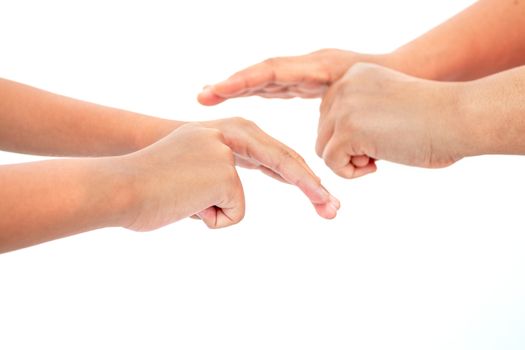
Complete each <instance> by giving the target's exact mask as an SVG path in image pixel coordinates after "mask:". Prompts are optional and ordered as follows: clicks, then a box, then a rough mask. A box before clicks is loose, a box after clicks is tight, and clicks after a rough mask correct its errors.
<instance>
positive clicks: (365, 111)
mask: <svg viewBox="0 0 525 350" xmlns="http://www.w3.org/2000/svg"><path fill="white" fill-rule="evenodd" d="M460 86H461V84H459V83H441V82H432V81H428V80H423V79H419V78H414V77H411V76H408V75H405V74H402V73H399V72H397V71H393V70H391V69H388V68H384V67H380V66H377V65H374V64H366V63H365V64H363V63H360V64H356V65H354V66H353V67H352V68H351V69H350V70H348V72H347V73H346V74H345V75H344V77H342V78H341V80H339V81H337V82H336V83H335V84H333V85H332V86H331V87H330V89H329V90H328V91H327V93H326V95H325V97H324V99H323V101H322V104H321V117H320V120H319V130H318V139H317V145H316V151H317V154H318V155H319V156H320V157H322V158H323V159H324V160H325V162H326V164H327V165H328V166H329V167H330V168H331V169H332V170H333V171H334V172H335V173H336V174H338V175H340V176H342V177H345V178H355V177H358V176H361V175H365V174H368V173H370V172H373V171H375V170H376V165H375V161H374V160H375V159H384V160H389V161H393V162H397V163H402V164H407V165H413V166H420V167H428V168H438V167H445V166H448V165H450V164H452V163H454V162H455V161H457V160H459V159H461V158H462V157H464V156H465V155H466V152H467V151H466V150H467V149H468V147H467V140H468V137H466V135H465V133H468V128H465V127H464V125H463V124H462V123H463V122H464V118H462V117H461V115H462V114H461V110H460V108H458V106H459V104H458V98H459V96H460Z"/></svg>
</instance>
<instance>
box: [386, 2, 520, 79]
mask: <svg viewBox="0 0 525 350" xmlns="http://www.w3.org/2000/svg"><path fill="white" fill-rule="evenodd" d="M387 56H388V57H387V58H388V59H387V61H388V62H384V64H385V65H387V66H389V67H391V68H394V69H397V70H400V71H403V72H405V73H407V74H410V75H414V76H418V77H421V78H427V79H433V80H444V81H462V80H472V79H476V78H480V77H483V76H486V75H489V74H493V73H496V72H499V71H502V70H505V69H509V68H512V67H516V66H520V65H523V64H525V1H515V0H480V1H478V2H477V3H475V4H474V5H472V6H471V7H469V8H468V9H466V10H465V11H463V12H462V13H460V14H458V15H457V16H455V17H453V18H451V19H450V20H448V21H447V22H445V23H443V24H441V25H439V26H438V27H436V28H435V29H433V30H431V31H430V32H428V33H426V34H424V35H422V36H421V37H419V38H417V39H415V40H414V41H412V42H410V43H408V44H407V45H405V46H403V47H401V48H399V49H398V50H396V51H395V52H393V53H392V54H390V55H387ZM377 63H382V62H377Z"/></svg>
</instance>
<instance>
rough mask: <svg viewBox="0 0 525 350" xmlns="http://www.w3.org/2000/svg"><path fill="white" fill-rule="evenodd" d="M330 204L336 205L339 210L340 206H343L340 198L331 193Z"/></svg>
mask: <svg viewBox="0 0 525 350" xmlns="http://www.w3.org/2000/svg"><path fill="white" fill-rule="evenodd" d="M330 204H332V205H333V206H335V207H336V208H337V210H339V208H341V202H340V201H339V199H337V198H335V197H334V196H332V195H330Z"/></svg>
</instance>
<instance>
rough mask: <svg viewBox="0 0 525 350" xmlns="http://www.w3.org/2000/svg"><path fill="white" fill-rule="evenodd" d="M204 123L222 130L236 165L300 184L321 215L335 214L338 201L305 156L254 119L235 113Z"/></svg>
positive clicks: (286, 181) (296, 184) (327, 216)
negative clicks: (253, 120)
mask: <svg viewBox="0 0 525 350" xmlns="http://www.w3.org/2000/svg"><path fill="white" fill-rule="evenodd" d="M202 124H203V125H205V126H208V127H210V128H215V129H218V130H220V131H221V132H222V133H223V135H224V140H225V143H226V144H227V145H228V146H229V147H230V148H231V149H232V151H233V152H234V155H235V163H236V164H237V165H239V166H242V167H245V168H250V169H259V170H261V171H262V172H263V173H265V174H267V175H269V176H271V177H273V178H275V179H277V180H280V181H283V182H285V183H289V184H292V185H295V186H297V187H298V188H299V189H300V190H301V191H303V192H304V194H305V195H306V196H307V197H308V199H309V200H310V201H311V202H312V204H313V205H314V207H315V209H316V211H317V213H318V214H319V215H320V216H322V217H324V218H327V219H331V218H334V217H335V216H336V214H337V210H338V209H339V207H340V204H339V201H338V200H337V199H336V198H335V197H334V196H332V195H331V194H329V193H328V191H327V190H326V189H325V188H324V187H323V186H322V185H321V181H320V180H319V178H318V177H317V176H316V175H315V174H314V172H313V171H312V170H311V169H310V168H309V167H308V165H307V164H306V162H305V161H304V159H303V158H302V157H301V156H300V155H299V154H297V152H295V151H294V150H293V149H291V148H289V147H288V146H286V145H284V144H283V143H281V142H279V141H277V140H276V139H274V138H272V137H271V136H269V135H268V134H266V133H265V132H264V131H262V130H261V129H260V128H259V127H258V126H257V125H256V124H255V123H254V122H252V121H249V120H246V119H243V118H239V117H236V118H228V119H219V120H213V121H207V122H203V123H202Z"/></svg>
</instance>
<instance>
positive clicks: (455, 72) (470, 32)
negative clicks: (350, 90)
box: [198, 0, 525, 105]
mask: <svg viewBox="0 0 525 350" xmlns="http://www.w3.org/2000/svg"><path fill="white" fill-rule="evenodd" d="M357 62H367V63H375V64H379V65H382V66H385V67H389V68H393V69H396V70H399V71H401V72H404V73H406V74H410V75H414V76H417V77H420V78H426V79H433V80H448V81H451V80H471V79H475V78H480V77H483V76H486V75H489V74H492V73H495V72H499V71H502V70H505V69H509V68H512V67H516V66H519V65H522V64H525V1H523V0H480V1H479V2H477V3H475V4H474V5H472V6H470V7H469V8H467V9H466V10H464V11H463V12H461V13H460V14H458V15H456V16H455V17H453V18H451V19H450V20H448V21H447V22H445V23H443V24H441V25H439V26H438V27H436V28H434V29H432V30H431V31H429V32H428V33H426V34H424V35H422V36H420V37H419V38H417V39H415V40H414V41H412V42H410V43H408V44H406V45H404V46H402V47H401V48H399V49H397V50H395V51H394V52H392V53H387V54H383V55H368V54H362V53H356V52H351V51H344V50H337V49H324V50H320V51H316V52H314V53H311V54H307V55H303V56H294V57H277V58H270V59H268V60H265V61H263V62H261V63H258V64H255V65H253V66H251V67H248V68H246V69H244V70H241V71H239V72H237V73H235V74H233V75H232V76H231V77H230V78H228V79H226V80H225V81H222V82H219V83H218V84H215V85H211V86H209V87H207V88H206V89H204V91H202V92H201V93H200V94H199V96H198V99H199V101H200V102H201V103H202V104H204V105H215V104H218V103H221V102H223V101H225V100H227V99H230V98H235V97H244V96H261V97H268V98H292V97H302V98H318V97H322V96H323V95H324V93H325V92H326V90H327V88H328V87H329V86H330V85H331V84H333V83H334V82H336V81H337V80H339V79H340V78H341V77H342V76H343V75H344V74H345V72H346V71H347V70H348V69H349V68H350V67H351V66H352V65H354V64H355V63H357Z"/></svg>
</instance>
